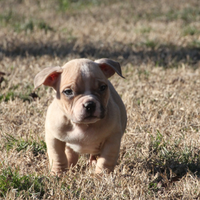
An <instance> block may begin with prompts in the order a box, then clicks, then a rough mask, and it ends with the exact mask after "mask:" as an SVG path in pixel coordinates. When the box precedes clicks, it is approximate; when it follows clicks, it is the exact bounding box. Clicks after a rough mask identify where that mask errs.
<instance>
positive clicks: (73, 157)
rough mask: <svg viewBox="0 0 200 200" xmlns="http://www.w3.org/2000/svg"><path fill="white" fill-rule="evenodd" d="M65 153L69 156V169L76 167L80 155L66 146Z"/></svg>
mask: <svg viewBox="0 0 200 200" xmlns="http://www.w3.org/2000/svg"><path fill="white" fill-rule="evenodd" d="M65 153H66V156H67V161H68V168H70V167H73V166H75V165H76V163H77V161H78V156H79V155H78V153H76V152H75V151H74V150H73V149H71V148H70V147H68V146H66V149H65Z"/></svg>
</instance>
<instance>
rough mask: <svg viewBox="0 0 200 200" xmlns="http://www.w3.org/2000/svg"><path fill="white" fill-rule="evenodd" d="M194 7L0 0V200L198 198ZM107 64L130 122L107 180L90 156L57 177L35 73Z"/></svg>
mask: <svg viewBox="0 0 200 200" xmlns="http://www.w3.org/2000/svg"><path fill="white" fill-rule="evenodd" d="M199 35H200V2H199V1H198V0H190V1H184V0H178V1H167V0H162V1H160V0H154V1H147V0H141V1H139V0H135V1H132V0H130V1H129V0H126V1H114V0H113V1H111V0H109V1H100V0H91V1H89V0H85V1H79V0H49V1H47V0H43V1H36V0H35V1H25V0H17V1H16V0H1V1H0V198H1V199H200V179H199V177H200V155H199V153H200V152H199V151H200V137H199V133H200V131H199V128H200V89H199V88H200V68H199V65H200V36H199ZM80 57H87V58H90V59H97V58H101V57H108V58H112V59H114V60H117V61H119V62H120V63H121V65H122V66H123V74H124V76H125V77H126V79H125V80H123V79H120V78H119V77H118V76H117V75H115V76H114V77H113V78H111V82H112V83H113V84H114V86H115V87H116V89H117V91H118V92H119V94H120V95H121V96H122V98H123V101H124V103H125V105H126V108H127V113H128V125H127V129H126V133H125V135H124V137H123V140H122V145H121V151H120V156H119V160H118V164H117V166H116V168H115V171H114V173H113V174H110V175H106V174H105V175H104V176H103V177H102V180H98V179H96V178H95V177H93V176H92V173H91V169H89V168H88V166H87V164H86V163H87V156H85V155H82V156H80V159H79V162H78V165H77V166H76V167H75V169H74V171H73V172H72V171H71V170H70V171H69V172H68V173H67V174H66V175H65V176H63V177H62V178H56V177H52V176H51V175H50V174H49V170H48V159H47V153H46V145H45V142H44V120H45V115H46V110H47V107H48V105H49V103H50V102H51V100H52V99H53V91H52V90H51V89H50V88H45V87H41V88H40V89H38V90H37V95H38V96H39V97H36V98H34V99H33V98H32V97H31V96H29V94H30V93H31V92H32V90H33V79H34V76H35V75H36V74H37V73H38V72H39V71H40V70H41V69H43V68H44V67H47V66H55V65H63V64H64V63H65V62H66V61H68V60H70V59H73V58H80Z"/></svg>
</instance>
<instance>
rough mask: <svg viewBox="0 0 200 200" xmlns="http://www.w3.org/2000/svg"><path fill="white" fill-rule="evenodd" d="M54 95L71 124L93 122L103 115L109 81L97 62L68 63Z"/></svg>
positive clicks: (107, 98)
mask: <svg viewBox="0 0 200 200" xmlns="http://www.w3.org/2000/svg"><path fill="white" fill-rule="evenodd" d="M56 88H57V89H56V90H57V97H59V101H60V103H61V104H62V107H63V109H64V111H65V113H66V115H67V117H68V118H70V119H71V120H72V121H73V122H74V123H78V124H90V123H95V122H97V121H98V120H100V119H102V118H104V117H105V115H106V109H107V104H108V100H109V95H110V93H109V87H108V80H107V78H106V77H105V75H104V74H103V72H102V70H101V69H100V67H99V66H98V64H97V63H94V62H92V61H89V60H87V61H84V62H83V61H80V62H77V61H76V62H75V61H71V62H68V63H67V64H66V65H65V66H64V67H63V72H62V74H61V76H60V81H58V84H57V87H56Z"/></svg>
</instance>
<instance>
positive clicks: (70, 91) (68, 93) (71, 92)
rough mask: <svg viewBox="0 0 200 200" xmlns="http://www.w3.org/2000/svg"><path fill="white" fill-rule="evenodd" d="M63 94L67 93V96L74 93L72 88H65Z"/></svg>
mask: <svg viewBox="0 0 200 200" xmlns="http://www.w3.org/2000/svg"><path fill="white" fill-rule="evenodd" d="M63 94H65V95H66V96H72V95H73V94H74V93H73V90H72V89H65V90H63Z"/></svg>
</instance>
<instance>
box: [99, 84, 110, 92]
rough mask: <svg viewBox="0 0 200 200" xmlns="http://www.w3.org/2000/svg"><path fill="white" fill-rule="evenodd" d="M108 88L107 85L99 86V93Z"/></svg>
mask: <svg viewBox="0 0 200 200" xmlns="http://www.w3.org/2000/svg"><path fill="white" fill-rule="evenodd" d="M107 87H108V86H107V85H101V86H100V91H101V92H103V91H104V90H106V88H107Z"/></svg>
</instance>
